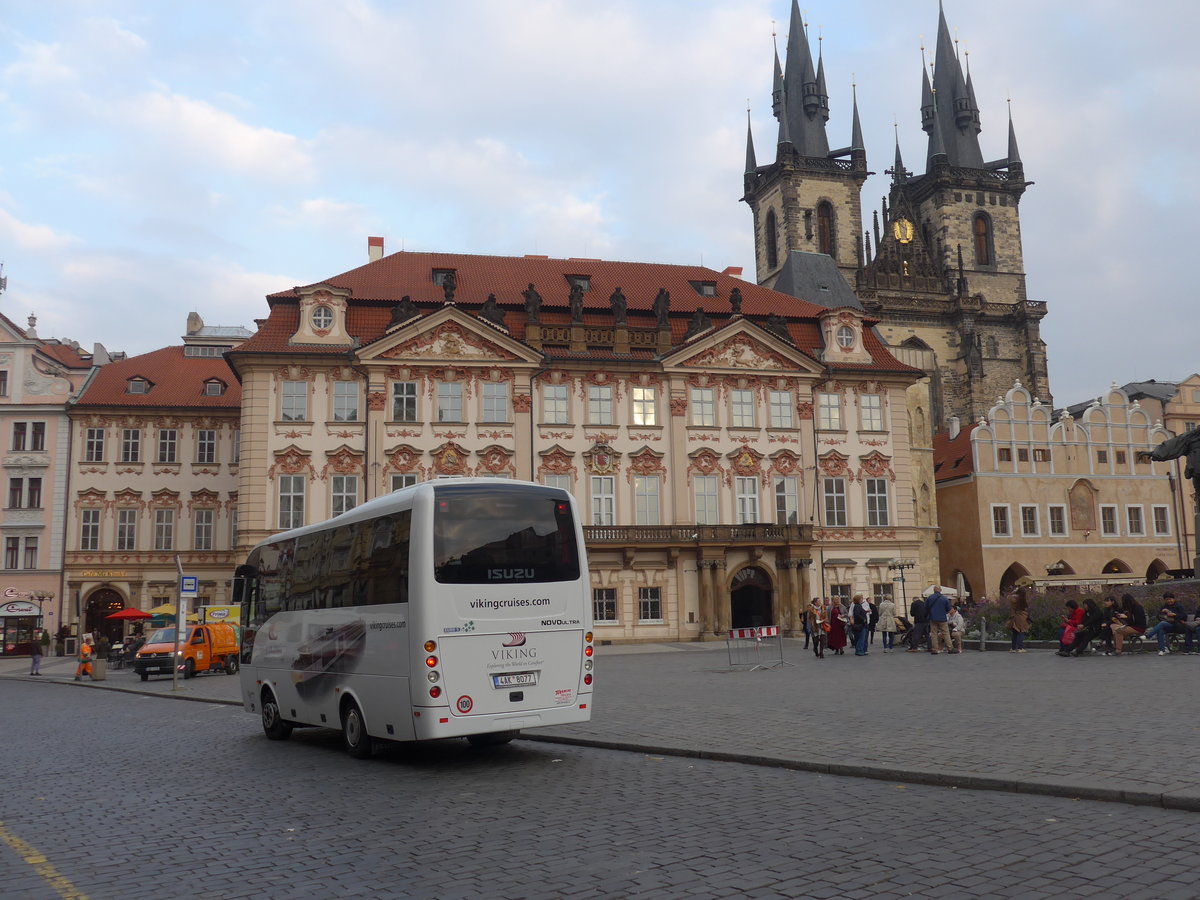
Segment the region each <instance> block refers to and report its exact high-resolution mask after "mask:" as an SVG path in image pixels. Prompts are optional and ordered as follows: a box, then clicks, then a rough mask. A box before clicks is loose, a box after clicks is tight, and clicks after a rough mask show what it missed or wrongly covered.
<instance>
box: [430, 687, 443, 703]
mask: <svg viewBox="0 0 1200 900" xmlns="http://www.w3.org/2000/svg"><path fill="white" fill-rule="evenodd" d="M429 696H430V697H432V698H433V699H434V700H436V699H437V698H438V697H440V696H442V689H441V688H440V687H438V686H437V685H436V684H435V685H434V686H433V687H431V688H430V689H429Z"/></svg>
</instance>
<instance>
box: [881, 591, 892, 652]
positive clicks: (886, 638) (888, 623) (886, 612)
mask: <svg viewBox="0 0 1200 900" xmlns="http://www.w3.org/2000/svg"><path fill="white" fill-rule="evenodd" d="M879 631H880V633H881V634H882V635H883V637H882V638H881V641H882V642H883V652H884V653H891V652H892V648H893V647H895V646H896V604H895V602H894V601H893V600H892V598H891V597H885V598H884V599H883V600H882V601H880V603H879Z"/></svg>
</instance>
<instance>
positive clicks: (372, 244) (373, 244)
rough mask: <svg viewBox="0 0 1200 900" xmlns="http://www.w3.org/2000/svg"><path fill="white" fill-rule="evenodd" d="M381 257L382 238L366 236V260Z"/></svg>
mask: <svg viewBox="0 0 1200 900" xmlns="http://www.w3.org/2000/svg"><path fill="white" fill-rule="evenodd" d="M380 259H383V238H381V237H369V238H367V262H375V261H376V260H380Z"/></svg>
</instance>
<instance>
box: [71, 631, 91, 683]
mask: <svg viewBox="0 0 1200 900" xmlns="http://www.w3.org/2000/svg"><path fill="white" fill-rule="evenodd" d="M94 655H95V651H94V650H93V649H92V636H91V635H90V634H85V635H84V636H83V643H82V644H80V645H79V665H77V666H76V667H75V680H76V681H83V676H84V675H86V676H87V677H88V678H91V677H92V657H93V656H94Z"/></svg>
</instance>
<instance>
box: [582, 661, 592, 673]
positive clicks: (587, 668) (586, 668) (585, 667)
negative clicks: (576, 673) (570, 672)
mask: <svg viewBox="0 0 1200 900" xmlns="http://www.w3.org/2000/svg"><path fill="white" fill-rule="evenodd" d="M594 665H595V663H594V662H592V660H590V659H585V660H584V661H583V671H585V672H590V671H592V666H594Z"/></svg>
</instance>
